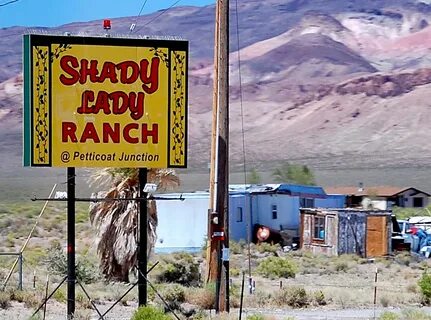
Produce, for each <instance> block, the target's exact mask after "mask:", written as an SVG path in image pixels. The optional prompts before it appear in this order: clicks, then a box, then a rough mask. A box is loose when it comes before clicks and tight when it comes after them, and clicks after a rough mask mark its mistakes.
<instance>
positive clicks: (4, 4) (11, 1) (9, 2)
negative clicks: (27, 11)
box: [0, 0, 19, 7]
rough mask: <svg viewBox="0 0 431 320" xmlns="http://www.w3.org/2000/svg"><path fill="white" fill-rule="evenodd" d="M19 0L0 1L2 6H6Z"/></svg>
mask: <svg viewBox="0 0 431 320" xmlns="http://www.w3.org/2000/svg"><path fill="white" fill-rule="evenodd" d="M18 1H19V0H10V1H8V2H5V3H0V7H4V6H7V5H8V4H12V3H14V2H18Z"/></svg>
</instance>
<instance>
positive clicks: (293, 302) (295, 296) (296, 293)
mask: <svg viewBox="0 0 431 320" xmlns="http://www.w3.org/2000/svg"><path fill="white" fill-rule="evenodd" d="M275 302H276V303H277V304H278V305H280V306H283V305H288V306H290V307H292V308H303V307H305V306H307V305H308V304H309V302H310V299H309V297H308V295H307V292H306V291H305V289H304V288H301V287H287V288H283V289H281V290H280V291H279V292H278V293H277V294H276V296H275Z"/></svg>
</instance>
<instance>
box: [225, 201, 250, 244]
mask: <svg viewBox="0 0 431 320" xmlns="http://www.w3.org/2000/svg"><path fill="white" fill-rule="evenodd" d="M250 205H251V203H250V195H249V194H245V195H244V194H236V195H231V196H230V197H229V231H230V232H229V236H230V239H231V240H234V241H240V240H247V239H250V241H251V239H252V231H253V225H252V224H251V225H250V228H249V227H248V224H249V222H250V221H251V220H252V217H251V210H250V209H251V208H250Z"/></svg>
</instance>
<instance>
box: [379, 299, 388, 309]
mask: <svg viewBox="0 0 431 320" xmlns="http://www.w3.org/2000/svg"><path fill="white" fill-rule="evenodd" d="M380 304H381V305H382V307H384V308H386V307H388V306H389V299H388V298H387V297H385V296H383V297H381V298H380Z"/></svg>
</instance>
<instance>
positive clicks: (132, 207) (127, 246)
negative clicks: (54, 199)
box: [90, 168, 179, 282]
mask: <svg viewBox="0 0 431 320" xmlns="http://www.w3.org/2000/svg"><path fill="white" fill-rule="evenodd" d="M138 173H139V170H138V169H128V168H124V169H113V168H105V169H101V170H99V171H97V172H96V173H95V174H94V175H93V177H92V180H93V183H94V182H99V183H103V182H109V183H110V184H111V186H110V189H109V190H108V191H101V192H98V193H96V194H93V197H97V198H104V199H105V201H99V202H94V203H92V204H91V205H90V222H91V224H92V225H93V226H94V227H95V228H96V230H97V234H96V235H97V253H98V255H99V257H100V269H101V272H102V274H103V275H104V276H105V277H106V279H107V280H115V281H122V282H129V272H130V271H131V270H132V269H133V267H134V266H136V265H137V250H138V241H137V239H138V211H139V209H138V208H139V205H138V202H137V201H134V200H123V201H115V200H112V201H109V199H117V198H120V199H121V198H123V199H133V198H136V197H138V196H139V176H138ZM147 181H148V182H151V183H155V184H157V186H158V190H167V189H169V188H172V187H176V186H178V185H179V178H178V177H177V176H176V174H175V171H174V170H171V169H150V170H149V171H148V175H147ZM106 200H108V201H106ZM147 208H148V224H147V235H148V246H147V256H149V255H150V254H151V251H152V248H153V247H154V244H155V242H156V237H157V235H156V227H157V210H156V204H155V201H154V200H150V201H148V206H147Z"/></svg>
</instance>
